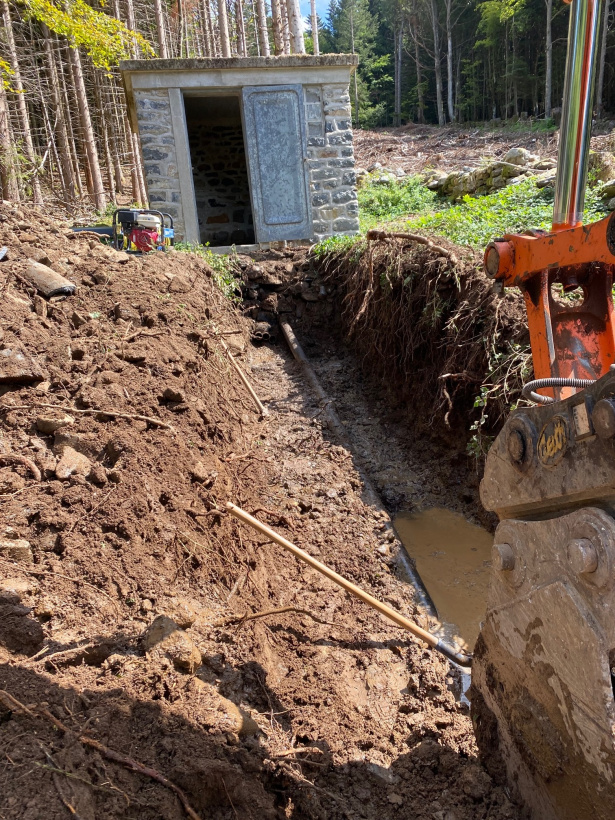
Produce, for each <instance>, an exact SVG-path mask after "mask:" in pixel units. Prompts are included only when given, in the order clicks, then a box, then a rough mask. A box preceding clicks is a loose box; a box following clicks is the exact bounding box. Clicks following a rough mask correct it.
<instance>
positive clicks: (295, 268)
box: [244, 254, 494, 648]
mask: <svg viewBox="0 0 615 820" xmlns="http://www.w3.org/2000/svg"><path fill="white" fill-rule="evenodd" d="M291 268H292V273H291ZM281 269H282V267H281V265H280V264H279V263H278V262H277V260H276V256H275V254H274V255H273V258H271V255H269V257H266V256H265V257H263V258H261V259H260V260H257V262H256V265H254V266H252V265H251V263H250V264H249V265H248V267H247V268H246V272H245V274H244V279H245V280H247V281H248V282H249V287H248V288H247V289H246V292H247V295H248V301H247V306H248V310H249V311H250V310H251V311H252V315H253V317H254V318H255V319H256V320H257V323H258V325H260V327H261V330H260V332H262V328H263V326H264V325H266V324H267V323H269V328H268V330H266V331H265V332H266V336H267V337H270V336H271V335H274V336H275V332H276V329H275V326H274V324H273V322H274V317H273V316H272V313H273V310H272V309H275V312H276V313H277V314H278V318H279V319H280V321H282V322H287V323H288V324H289V325H291V326H292V328H293V329H294V330H295V331H296V334H297V338H298V340H299V342H300V344H301V346H302V347H303V349H304V351H305V354H306V357H307V359H308V362H309V365H310V366H311V368H312V369H313V372H314V375H315V376H316V378H317V380H318V382H319V384H320V385H321V386H322V389H323V390H324V393H325V394H326V396H325V398H324V399H323V398H322V396H321V401H320V404H321V406H322V407H323V408H324V409H325V410H328V409H330V408H331V409H334V412H335V414H336V415H337V416H338V417H339V420H340V421H341V425H342V428H343V429H342V430H341V431H339V430H336V429H335V426H334V425H333V430H332V434H333V436H334V437H336V438H338V439H341V440H340V443H342V444H344V445H346V446H348V447H349V448H350V449H351V451H352V453H353V457H354V459H355V463H356V464H357V465H358V467H359V468H360V469H361V470H362V471H363V473H364V475H365V478H366V480H367V481H368V482H369V483H371V485H372V486H373V488H374V489H375V491H376V493H377V494H378V496H379V499H380V500H381V502H382V504H383V506H384V507H385V509H386V511H387V512H388V513H389V515H390V516H391V520H392V521H393V524H394V531H395V535H396V536H397V538H396V540H395V541H394V542H392V543H391V545H390V550H391V551H393V552H396V553H397V556H398V563H399V571H400V573H401V575H402V576H403V575H405V576H406V578H407V580H408V582H409V583H411V584H413V585H414V587H415V589H416V598H417V600H418V601H419V602H420V603H421V605H422V607H423V609H424V610H425V611H426V613H427V614H428V615H429V616H430V617H431V619H432V623H433V622H434V620H435V619H437V620H438V621H439V622H440V623H441V625H442V626H441V627H436V628H437V631H439V633H440V634H441V635H442V636H444V637H446V638H447V639H453V640H456V641H457V642H459V643H460V644H461V645H465V646H467V647H470V648H472V647H473V645H474V642H475V640H476V638H477V636H478V632H479V628H480V622H481V621H482V619H483V616H484V613H485V607H486V597H487V586H488V575H489V567H490V557H491V544H492V534H491V532H490V530H491V531H492V529H493V524H494V521H493V518H492V517H491V516H490V515H489V514H488V513H486V512H485V510H484V509H483V508H482V506H481V504H480V500H479V497H478V485H479V478H480V472H481V471H482V464H481V462H480V461H478V460H477V459H476V458H475V457H473V456H471V455H468V454H467V452H466V448H465V444H466V442H467V439H468V438H469V430H470V426H471V423H472V419H471V417H470V415H469V414H468V415H467V416H466V418H465V419H464V418H463V415H462V414H457V418H456V424H457V430H456V431H451V430H450V429H448V430H445V429H443V430H438V426H437V425H434V426H433V427H431V429H430V426H429V425H426V424H425V421H424V419H425V407H420V406H419V407H417V406H413V404H414V403H413V401H412V398H411V396H410V395H409V392H410V393H411V391H409V390H408V385H404V384H403V383H399V382H398V383H396V380H395V379H393V380H392V383H390V384H387V383H386V380H385V381H383V380H382V379H378V378H377V377H375V376H374V372H373V368H372V367H371V364H372V362H370V358H369V354H365V353H364V354H363V355H362V356H361V353H362V352H363V351H362V350H361V348H360V346H358V345H357V344H356V343H353V342H352V341H351V342H349V341H348V339H347V338H345V334H344V326H343V321H342V318H341V316H342V312H343V297H342V293H341V291H342V288H341V287H339V285H337V286H336V285H335V284H334V285H333V286H332V283H331V278H330V277H329V278H327V275H326V271H325V269H326V264H325V265H323V264H322V263H321V262H318V261H317V260H303V261H302V260H301V255H297V256H296V258H295V264H294V265H289V264H287V265H286V273H287V274H290V276H288V275H287V276H286V277H284V276H280V270H281ZM289 280H290V282H289ZM282 282H284V284H282ZM255 294H257V296H258V297H260V298H257V300H256V304H254V301H255V300H254V299H252V300H250V298H249V297H250V296H254V295H255ZM388 330H389V329H388V328H387V327H386V325H383V327H382V334H386V333H387V332H388ZM276 339H277V341H276V344H275V345H274V346H273V347H272V350H276V349H278V348H279V346H280V345H285V341H284V337H283V334H280V335H279V337H276ZM418 367H420V363H419V364H418ZM308 389H309V385H308ZM325 415H326V413H325ZM329 426H330V427H331V426H332V425H331V424H330V425H329ZM439 433H440V434H439ZM442 433H444V434H445V435H442ZM383 552H384V550H383ZM407 559H410V560H409V561H408V560H407ZM409 565H410V566H409ZM408 570H409V571H408Z"/></svg>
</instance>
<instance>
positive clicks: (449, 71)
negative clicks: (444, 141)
mask: <svg viewBox="0 0 615 820" xmlns="http://www.w3.org/2000/svg"><path fill="white" fill-rule="evenodd" d="M445 5H446V80H447V87H446V103H447V107H448V118H449V120H450V121H451V122H454V120H455V107H454V105H453V27H452V24H451V10H452V8H451V7H452V5H453V0H445Z"/></svg>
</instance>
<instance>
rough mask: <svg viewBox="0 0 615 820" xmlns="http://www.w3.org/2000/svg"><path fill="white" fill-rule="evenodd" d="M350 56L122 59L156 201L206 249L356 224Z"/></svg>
mask: <svg viewBox="0 0 615 820" xmlns="http://www.w3.org/2000/svg"><path fill="white" fill-rule="evenodd" d="M357 61H358V59H357V57H356V56H355V55H352V54H327V55H323V56H319V57H312V56H309V55H291V56H285V57H235V58H231V59H189V60H131V61H126V62H123V63H121V64H120V69H121V71H122V77H123V81H124V87H125V90H126V98H127V101H128V110H129V118H130V122H131V127H132V128H133V130H134V131H135V132H136V133H138V134H139V137H140V140H141V147H142V151H143V160H144V169H145V177H146V184H147V190H148V196H149V203H150V207H151V208H155V209H158V210H161V211H165V212H167V213H170V214H171V216H172V217H173V218H174V220H175V228H176V237H177V238H178V239H180V240H185V241H187V242H201V243H203V244H207V243H208V244H209V245H211V246H219V247H226V246H230V245H236V246H238V245H252V244H260V245H263V244H267V243H276V242H280V241H284V240H286V241H291V240H299V241H301V240H303V241H309V242H314V241H318V240H320V239H323V238H326V237H329V236H333V235H334V234H354V233H356V232H357V231H358V229H359V219H358V213H359V208H358V204H357V192H356V179H355V173H354V151H353V145H352V122H351V112H350V97H349V93H348V88H349V83H350V76H351V73H352V71H353V70H354V69H355V67H356V65H357Z"/></svg>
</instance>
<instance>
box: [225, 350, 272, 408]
mask: <svg viewBox="0 0 615 820" xmlns="http://www.w3.org/2000/svg"><path fill="white" fill-rule="evenodd" d="M218 341H219V342H220V344H221V345H222V347H223V349H224V352H225V353H226V355H227V356H228V357H229V360H230V362H231V364H232V365H233V367H234V368H235V370H236V371H237V375H238V376H239V378H240V379H241V381H242V382H243V383H244V385H245V386H246V388H247V390H248V393H249V394H250V395H251V396H252V399H253V401H254V404H255V405H256V406H257V407H258V412H259V413H260V414H261V418H264V417H265V416H268V415H269V413H268V412H267V409H266V407H264V405H263V403H262V402H261V400H260V399H259V397H258V396H257V395H256V393H255V392H254V388H253V387H252V385H251V384H250V382H249V381H248V377H247V376H246V374H245V373H244V372H243V370H242V369H241V367H239V365H238V364H237V362H236V361H235V357H234V356H233V354H232V353H231V351H230V350H229V349H228V345H227V343H226V342H225V341H224V339H222V338H219V339H218Z"/></svg>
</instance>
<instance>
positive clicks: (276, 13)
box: [271, 0, 285, 54]
mask: <svg viewBox="0 0 615 820" xmlns="http://www.w3.org/2000/svg"><path fill="white" fill-rule="evenodd" d="M282 2H284V0H282ZM271 23H272V28H273V45H274V48H275V53H276V54H284V53H285V51H284V23H283V21H282V10H281V8H280V0H271Z"/></svg>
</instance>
